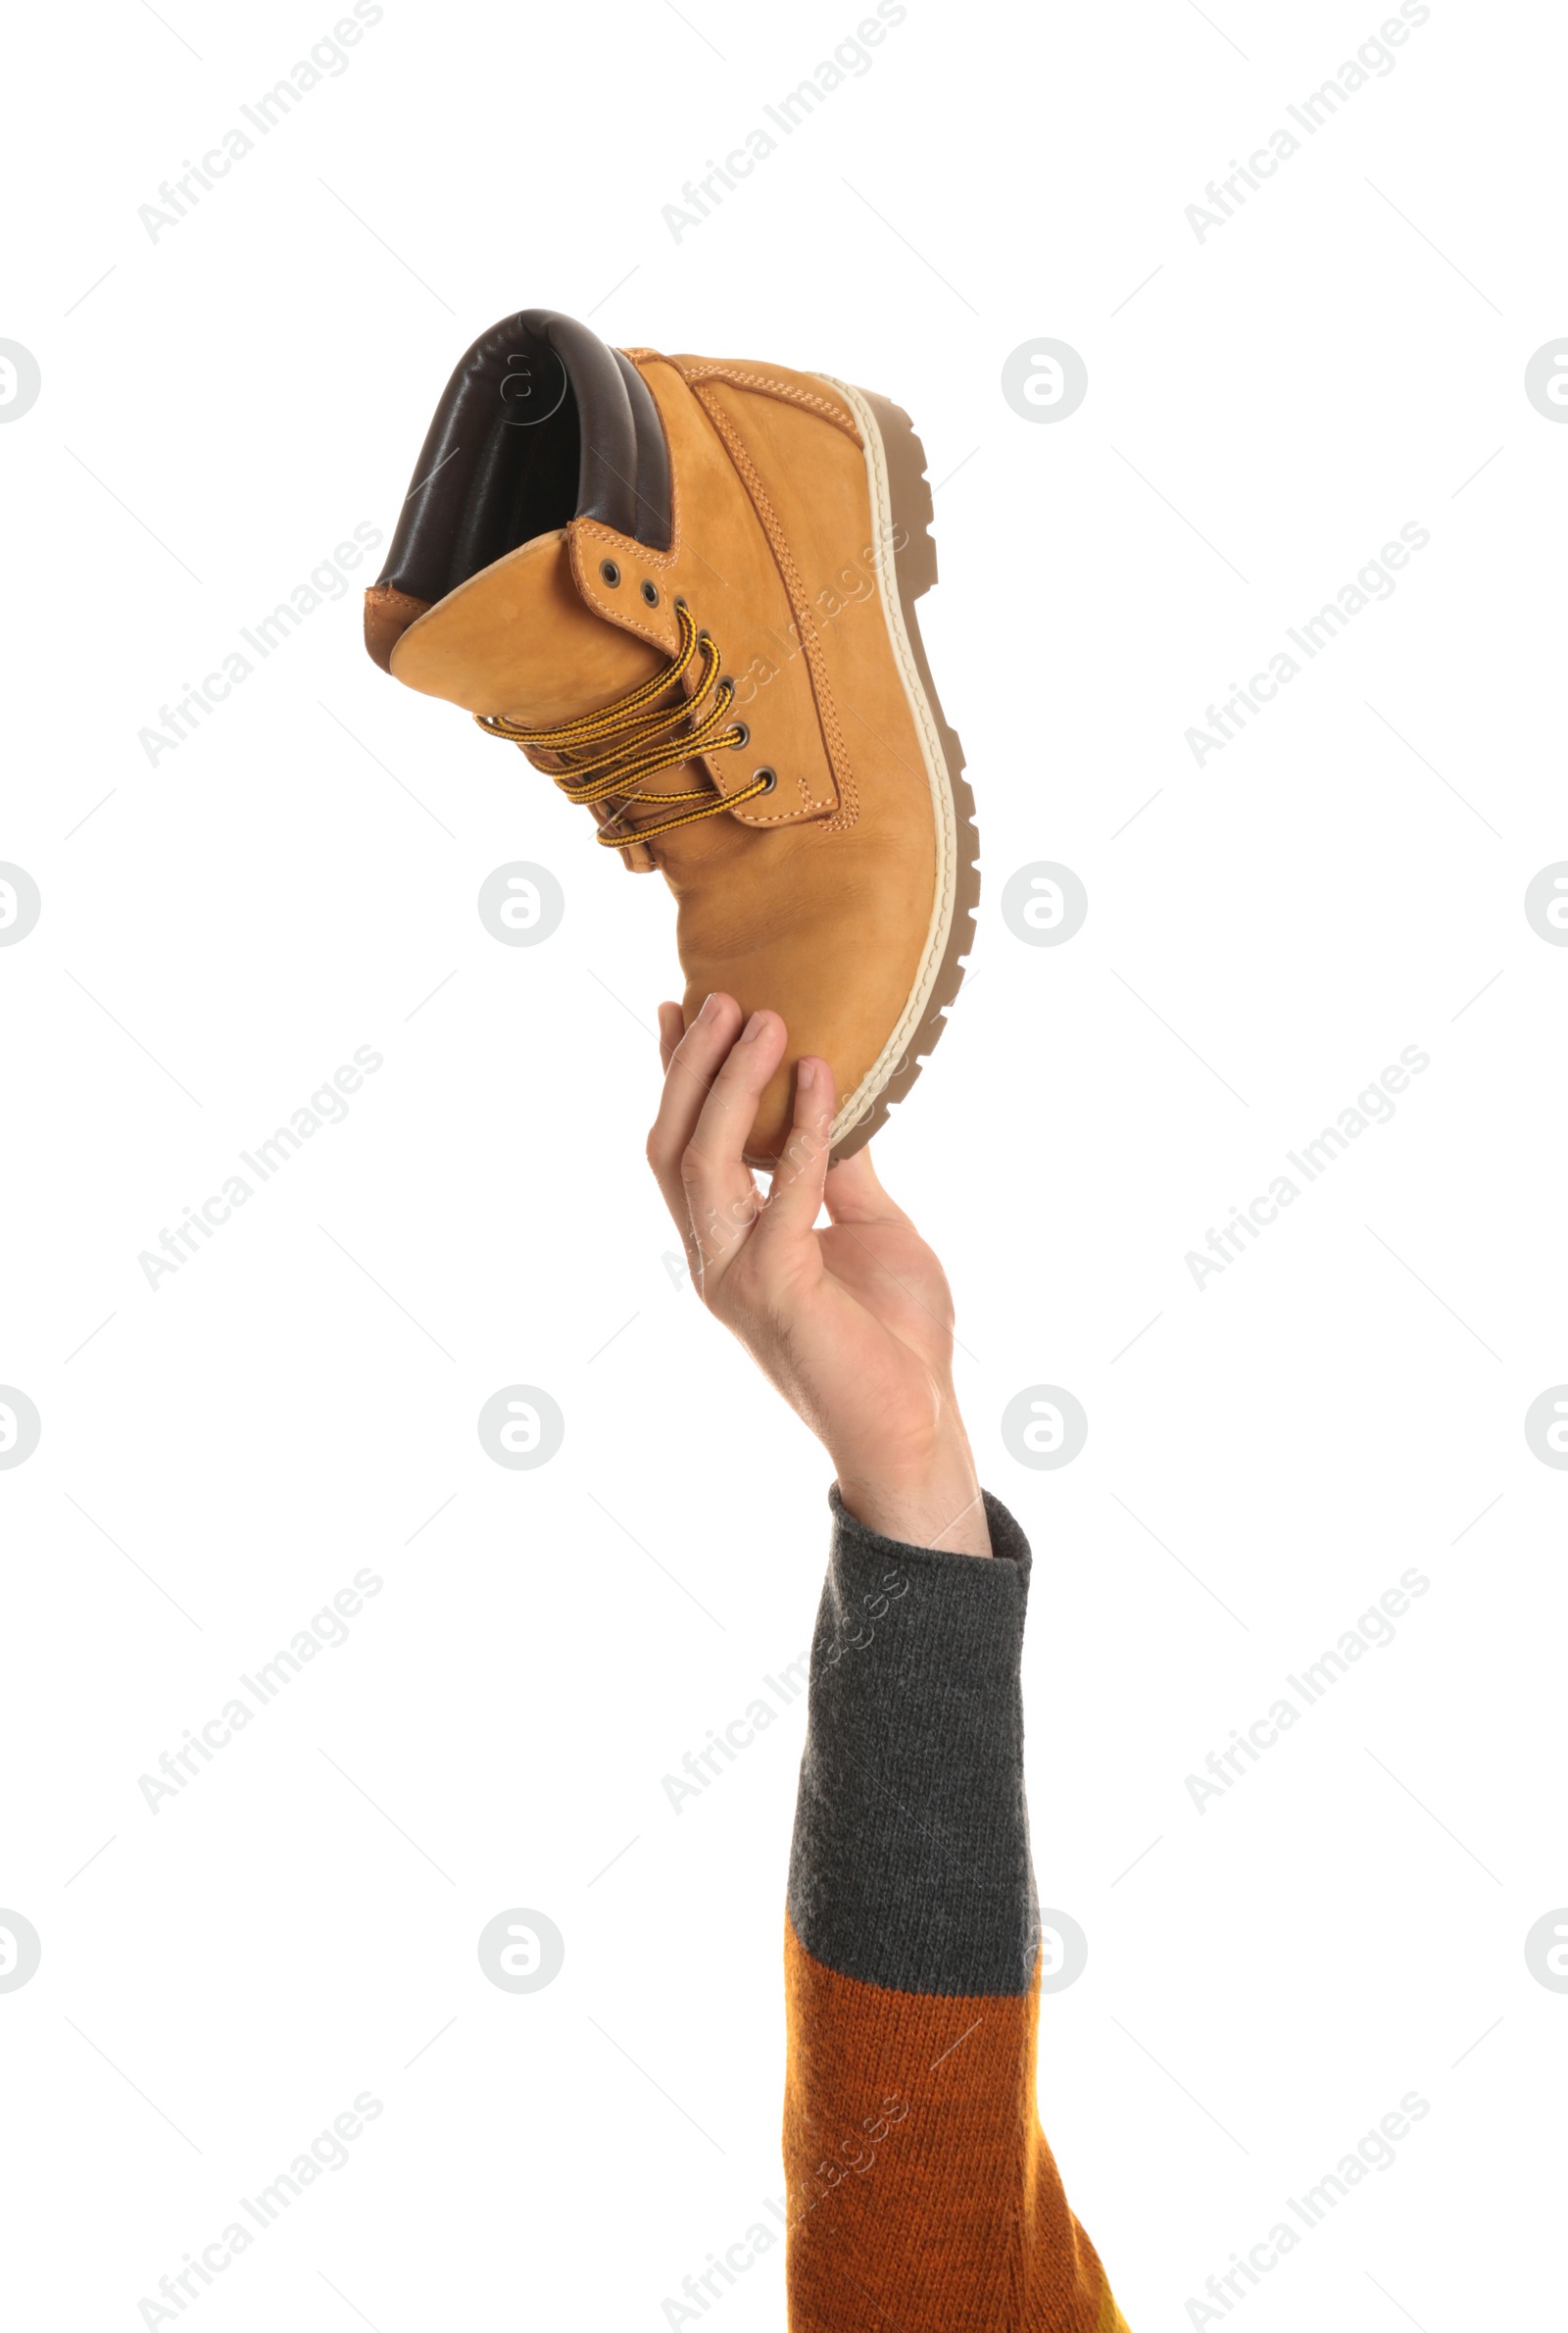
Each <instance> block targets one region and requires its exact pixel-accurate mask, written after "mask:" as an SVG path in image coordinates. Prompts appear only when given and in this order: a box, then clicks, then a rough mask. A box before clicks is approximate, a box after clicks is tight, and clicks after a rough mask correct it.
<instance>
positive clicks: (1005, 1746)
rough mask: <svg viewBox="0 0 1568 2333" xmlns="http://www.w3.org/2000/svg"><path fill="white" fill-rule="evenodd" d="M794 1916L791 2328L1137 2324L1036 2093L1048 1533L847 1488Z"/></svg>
mask: <svg viewBox="0 0 1568 2333" xmlns="http://www.w3.org/2000/svg"><path fill="white" fill-rule="evenodd" d="M832 1505H833V1511H834V1535H833V1547H832V1553H831V1556H830V1559H829V1563H828V1571H827V1580H826V1584H825V1586H824V1588H823V1591H822V1601H821V1605H820V1607H819V1609H818V1613H817V1618H816V1627H815V1631H814V1634H813V1637H812V1643H811V1675H810V1701H809V1724H808V1730H807V1741H806V1750H805V1755H804V1757H803V1759H802V1763H801V1780H800V1796H799V1801H798V1804H797V1809H796V1817H795V1837H794V1845H793V1849H792V1853H791V1858H790V1877H789V1898H788V1917H787V1919H786V1923H785V1938H784V1955H785V1998H786V2014H787V2029H788V2049H789V2057H788V2069H787V2074H786V2082H785V2100H784V2165H785V2174H786V2180H787V2185H788V2192H789V2221H790V2232H789V2256H788V2280H789V2321H790V2333H887V2328H888V2327H889V2326H891V2325H896V2326H898V2327H899V2328H900V2333H971V2329H972V2333H1126V2328H1125V2325H1124V2324H1123V2320H1122V2317H1121V2315H1120V2312H1119V2310H1118V2309H1117V2308H1116V2304H1115V2302H1114V2301H1113V2300H1112V2298H1111V2295H1110V2290H1109V2287H1108V2285H1107V2284H1106V2281H1105V2277H1104V2273H1103V2269H1102V2267H1101V2264H1100V2260H1099V2258H1098V2256H1097V2254H1096V2252H1095V2250H1094V2247H1093V2246H1092V2245H1091V2244H1090V2242H1089V2239H1088V2237H1087V2236H1086V2235H1085V2234H1084V2232H1083V2230H1082V2229H1081V2228H1080V2227H1079V2225H1078V2222H1077V2221H1076V2219H1075V2218H1074V2217H1073V2215H1072V2213H1071V2211H1070V2210H1069V2209H1068V2207H1067V2202H1066V2198H1065V2196H1064V2195H1063V2192H1062V2186H1061V2180H1060V2178H1059V2176H1058V2174H1057V2170H1056V2165H1055V2162H1054V2159H1053V2157H1052V2153H1051V2150H1050V2148H1049V2147H1048V2145H1047V2144H1046V2139H1045V2135H1044V2133H1043V2131H1042V2130H1041V2127H1040V2121H1039V2115H1038V2111H1037V2109H1036V2103H1035V2045H1036V2029H1037V2021H1038V2010H1039V1998H1040V1993H1039V1985H1040V1972H1039V1954H1038V1947H1039V1911H1038V1905H1037V1901H1036V1897H1035V1890H1034V1877H1033V1871H1032V1868H1031V1864H1030V1858H1029V1829H1028V1816H1027V1812H1026V1809H1025V1805H1024V1788H1023V1712H1022V1701H1021V1694H1020V1688H1019V1664H1020V1659H1021V1654H1022V1646H1023V1625H1024V1610H1025V1605H1026V1602H1027V1598H1028V1590H1029V1546H1028V1542H1027V1541H1026V1539H1025V1538H1024V1535H1023V1533H1022V1531H1021V1530H1020V1529H1019V1528H1018V1525H1017V1524H1016V1523H1015V1522H1014V1521H1013V1519H1012V1517H1011V1515H1010V1514H1008V1513H1007V1511H1006V1509H1005V1507H1003V1505H1002V1504H1001V1502H1000V1501H999V1500H996V1499H993V1498H991V1497H990V1495H989V1494H988V1495H987V1498H986V1513H987V1516H988V1518H989V1521H990V1527H991V1539H992V1546H993V1550H994V1553H993V1555H992V1557H991V1558H990V1560H989V1561H988V1560H986V1559H984V1558H980V1557H974V1556H957V1555H946V1554H943V1553H940V1552H938V1551H936V1550H932V1549H929V1548H917V1547H908V1546H905V1545H903V1544H902V1543H900V1542H898V1541H896V1540H889V1539H883V1538H881V1537H879V1536H878V1535H877V1533H875V1532H873V1531H868V1530H866V1529H865V1528H864V1526H863V1525H862V1524H860V1523H858V1521H857V1520H856V1518H855V1517H854V1516H853V1515H852V1514H850V1513H849V1512H848V1510H847V1509H846V1508H845V1507H844V1506H843V1504H842V1502H841V1501H840V1499H839V1496H838V1493H837V1490H835V1491H834V1492H833V1494H832Z"/></svg>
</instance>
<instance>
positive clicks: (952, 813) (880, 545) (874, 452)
mask: <svg viewBox="0 0 1568 2333" xmlns="http://www.w3.org/2000/svg"><path fill="white" fill-rule="evenodd" d="M818 378H819V379H822V380H825V381H826V382H827V383H828V385H829V387H830V388H833V389H836V390H837V391H838V393H839V395H840V396H841V397H842V398H843V399H844V402H845V403H846V405H848V406H849V408H850V410H851V412H852V413H853V414H854V416H855V419H856V422H857V423H858V427H859V431H860V436H861V439H862V440H863V442H864V446H865V475H866V485H867V487H868V489H869V492H870V498H871V553H872V559H873V563H874V565H875V569H876V577H877V582H878V583H879V585H880V586H881V594H882V612H883V615H884V617H885V619H886V621H887V627H888V643H889V645H890V647H891V648H892V650H893V661H894V664H895V665H896V666H897V668H898V673H899V678H900V679H901V681H902V682H903V683H904V693H905V696H906V698H907V700H908V706H909V712H910V714H911V716H912V717H913V720H914V727H915V734H916V735H917V736H918V738H919V740H920V754H921V759H922V760H923V762H924V764H925V773H926V780H927V783H928V784H929V786H930V788H931V819H932V825H933V827H934V830H935V834H936V861H937V866H936V883H935V886H934V891H933V897H932V902H931V921H930V925H929V927H928V928H927V931H926V936H925V948H924V951H923V953H922V955H921V958H920V966H919V969H918V971H917V972H916V974H915V979H914V986H913V987H912V988H911V989H910V991H909V994H908V997H907V1000H906V1003H905V1007H904V1011H903V1012H902V1013H901V1014H900V1016H899V1018H898V1020H897V1022H896V1023H895V1025H894V1028H893V1031H892V1034H891V1035H890V1036H889V1038H888V1041H887V1043H886V1044H885V1045H884V1046H883V1048H882V1050H881V1052H880V1053H879V1054H878V1055H877V1057H876V1060H875V1061H874V1062H873V1063H872V1064H871V1067H870V1068H869V1069H868V1070H867V1071H866V1073H865V1075H864V1076H863V1077H862V1078H861V1080H860V1082H859V1084H858V1086H857V1087H856V1089H855V1091H854V1093H852V1094H851V1095H850V1097H849V1099H848V1100H847V1101H846V1102H845V1103H844V1104H843V1106H842V1108H841V1109H840V1111H839V1113H838V1116H837V1117H835V1118H834V1120H833V1128H832V1135H831V1139H832V1141H834V1142H839V1141H842V1139H843V1137H844V1136H845V1135H846V1134H848V1133H849V1132H850V1130H851V1129H852V1127H855V1126H858V1124H859V1122H860V1120H861V1118H862V1117H864V1116H865V1114H866V1112H867V1111H868V1110H869V1109H870V1108H871V1106H872V1104H873V1103H874V1102H875V1100H876V1098H877V1096H878V1094H880V1093H881V1091H882V1088H883V1087H884V1086H885V1085H886V1084H887V1082H888V1079H889V1078H890V1077H891V1076H892V1075H893V1072H894V1071H895V1069H897V1068H898V1067H899V1064H900V1063H901V1062H902V1061H903V1059H904V1057H905V1055H906V1054H907V1051H908V1048H909V1045H910V1042H911V1040H912V1039H913V1037H914V1034H915V1031H916V1030H917V1029H918V1028H919V1026H920V1023H921V1021H922V1020H923V1019H924V1018H925V1012H926V1007H927V1006H928V1005H929V1004H930V1002H931V992H932V990H933V989H934V988H935V986H936V983H937V976H938V974H939V973H940V971H941V969H942V965H943V960H944V958H945V957H946V955H947V949H948V935H949V933H950V932H951V931H952V929H953V916H954V910H955V907H956V899H957V867H958V821H957V813H956V809H955V806H954V800H953V788H952V785H951V783H950V781H949V776H948V762H947V756H946V754H945V753H944V752H943V750H942V733H941V731H940V729H939V728H938V727H937V720H936V715H935V714H934V713H933V711H932V709H931V701H930V699H929V698H928V697H927V695H926V693H925V690H924V688H923V686H922V685H921V681H920V670H919V667H918V666H917V665H916V663H915V661H914V651H913V649H912V648H911V647H910V645H909V634H908V630H907V626H906V624H905V621H904V602H903V600H902V598H901V597H900V595H899V579H898V571H897V568H896V564H895V560H896V554H895V551H894V540H893V538H894V518H893V493H892V488H891V486H890V484H889V482H888V466H887V458H886V456H885V454H884V453H883V450H882V431H881V429H880V427H879V426H878V424H877V419H876V416H875V414H874V413H873V412H872V410H871V408H870V406H869V405H868V404H867V403H866V401H865V399H864V398H863V397H862V396H861V394H860V392H859V390H858V389H857V388H855V387H854V386H852V384H851V383H850V382H849V381H846V380H835V379H834V377H833V375H832V374H831V373H829V372H824V373H821V374H819V375H818Z"/></svg>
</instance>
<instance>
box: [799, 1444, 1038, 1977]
mask: <svg viewBox="0 0 1568 2333" xmlns="http://www.w3.org/2000/svg"><path fill="white" fill-rule="evenodd" d="M830 1504H831V1506H832V1509H833V1514H834V1534H833V1548H832V1553H831V1556H830V1558H829V1561H828V1569H827V1580H826V1583H825V1585H824V1587H823V1590H822V1601H821V1604H820V1605H819V1607H818V1609H817V1616H816V1627H815V1631H814V1634H813V1636H812V1641H811V1677H810V1701H809V1725H808V1731H807V1741H806V1751H805V1755H804V1757H803V1759H802V1762H801V1782H800V1795H799V1799H798V1801H797V1807H796V1817H795V1841H794V1847H793V1850H792V1853H791V1858H790V1880H789V1911H790V1918H791V1921H792V1923H793V1925H794V1929H795V1933H796V1935H797V1936H798V1937H799V1939H800V1941H801V1943H802V1944H803V1945H804V1946H805V1948H806V1950H807V1951H808V1952H809V1954H810V1955H811V1957H812V1959H813V1960H816V1961H822V1962H824V1963H825V1964H826V1966H828V1967H830V1968H833V1969H837V1970H838V1971H839V1972H840V1973H841V1974H843V1975H846V1976H853V1977H858V1978H859V1979H861V1980H862V1981H863V1982H865V1983H867V1984H876V1985H886V1986H890V1987H893V1988H895V1989H897V1990H898V1991H900V1992H909V1993H936V1994H981V1993H984V1994H1023V1993H1026V1992H1027V1991H1028V1989H1029V1983H1030V1979H1031V1976H1032V1974H1033V1970H1034V1962H1035V1953H1036V1946H1037V1935H1038V1908H1037V1905H1036V1900H1035V1892H1034V1878H1033V1873H1032V1870H1031V1867H1030V1861H1029V1827H1028V1817H1027V1813H1026V1811H1025V1807H1024V1790H1023V1710H1022V1702H1021V1696H1020V1692H1019V1679H1018V1672H1019V1662H1020V1658H1021V1654H1022V1648H1023V1626H1024V1611H1025V1606H1026V1604H1027V1601H1028V1593H1029V1564H1030V1558H1029V1543H1028V1541H1027V1540H1026V1539H1025V1537H1024V1535H1023V1533H1022V1531H1021V1530H1020V1529H1019V1527H1018V1525H1017V1523H1016V1522H1014V1520H1013V1518H1012V1516H1011V1515H1010V1514H1008V1513H1007V1510H1006V1509H1005V1507H1004V1506H1003V1505H1002V1503H1001V1501H1000V1500H998V1499H994V1498H993V1497H992V1496H991V1494H990V1493H989V1492H987V1493H986V1497H985V1504H986V1515H987V1519H988V1521H989V1523H990V1526H991V1544H992V1548H993V1551H994V1552H993V1554H992V1556H991V1558H990V1559H989V1560H987V1559H986V1558H984V1557H977V1556H956V1555H945V1554H943V1553H942V1552H941V1551H940V1550H937V1549H932V1548H919V1547H908V1546H906V1545H905V1544H904V1543H903V1542H902V1541H899V1540H895V1539H884V1538H882V1537H881V1536H880V1535H879V1534H878V1533H877V1532H875V1531H868V1530H867V1529H866V1528H865V1525H864V1524H863V1523H860V1522H858V1521H857V1520H856V1518H855V1516H854V1515H853V1514H850V1513H849V1511H848V1509H847V1508H846V1507H845V1506H844V1504H843V1502H842V1500H841V1499H840V1497H839V1494H838V1490H837V1486H835V1488H834V1490H833V1492H832V1493H831V1497H830Z"/></svg>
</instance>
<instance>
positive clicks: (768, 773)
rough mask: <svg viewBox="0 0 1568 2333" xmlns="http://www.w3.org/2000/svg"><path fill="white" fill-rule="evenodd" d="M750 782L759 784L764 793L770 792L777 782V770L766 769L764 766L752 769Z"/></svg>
mask: <svg viewBox="0 0 1568 2333" xmlns="http://www.w3.org/2000/svg"><path fill="white" fill-rule="evenodd" d="M752 783H753V784H754V785H758V784H760V786H761V789H762V792H763V793H764V794H771V792H772V791H773V788H774V787H775V786H776V785H777V784H778V771H777V770H776V769H766V768H763V769H754V770H753V771H752Z"/></svg>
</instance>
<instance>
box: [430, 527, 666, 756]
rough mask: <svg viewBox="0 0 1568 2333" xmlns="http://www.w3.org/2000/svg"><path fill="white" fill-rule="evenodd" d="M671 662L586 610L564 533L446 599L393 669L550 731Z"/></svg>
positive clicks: (526, 546) (510, 556) (525, 548)
mask: <svg viewBox="0 0 1568 2333" xmlns="http://www.w3.org/2000/svg"><path fill="white" fill-rule="evenodd" d="M664 662H665V659H664V658H663V657H662V655H661V654H660V652H659V650H658V649H657V648H655V647H654V646H653V644H652V642H651V641H647V640H641V639H639V638H637V636H636V635H635V634H634V633H632V632H623V631H621V630H620V628H619V627H618V625H616V624H613V623H607V622H606V621H605V620H604V619H603V618H602V617H600V616H597V615H595V614H594V612H593V610H592V609H591V608H588V607H586V606H585V605H584V603H583V600H582V597H581V594H580V593H579V591H578V589H577V585H576V581H575V579H574V578H573V575H572V572H571V564H570V560H569V558H568V555H567V551H566V535H565V530H564V528H559V529H557V530H556V531H555V532H553V533H550V534H541V535H536V536H535V537H534V539H533V541H532V542H528V543H521V544H519V545H518V547H517V549H516V550H515V551H509V552H508V553H507V555H506V557H505V558H504V559H498V560H497V561H496V562H495V563H494V565H493V566H491V567H487V568H483V569H481V570H480V571H479V573H478V574H476V575H470V576H469V578H468V580H467V581H466V583H460V584H459V585H458V587H457V589H456V590H455V591H449V592H448V593H447V595H446V597H445V598H444V599H441V600H437V602H436V604H435V606H434V607H433V608H430V609H429V610H428V611H427V612H426V613H425V614H424V615H422V616H420V617H417V619H416V620H415V621H414V622H413V623H411V624H410V625H409V627H408V629H407V630H406V631H404V632H403V633H402V634H401V635H400V636H399V638H398V639H397V641H396V643H395V645H394V647H393V649H392V653H391V659H390V663H389V666H388V670H390V672H391V674H392V676H393V678H394V679H395V680H401V681H403V682H404V683H405V684H406V685H407V686H408V687H410V688H417V689H418V690H419V691H420V692H421V693H422V694H423V695H425V696H427V697H446V698H448V699H449V700H450V702H451V703H453V704H454V705H462V706H465V707H466V709H467V711H468V712H469V713H500V714H504V715H505V716H506V718H507V720H512V721H515V722H517V723H518V725H519V726H520V727H523V728H529V729H547V728H555V727H558V726H559V725H560V724H561V723H562V722H564V721H568V720H575V719H576V718H577V717H578V715H579V714H584V713H597V712H598V711H599V710H600V709H601V708H602V707H603V706H606V705H609V704H612V703H613V701H614V699H615V698H616V697H621V696H624V695H626V694H627V692H628V691H629V690H631V689H634V688H637V687H638V686H640V685H641V683H642V682H643V681H645V680H648V679H650V678H651V677H652V676H653V674H654V673H655V672H657V671H658V670H659V668H660V666H661V665H662V664H663V663H664ZM688 782H690V781H688Z"/></svg>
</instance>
